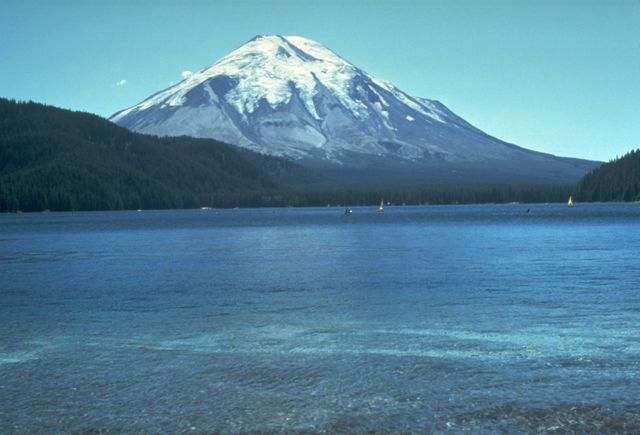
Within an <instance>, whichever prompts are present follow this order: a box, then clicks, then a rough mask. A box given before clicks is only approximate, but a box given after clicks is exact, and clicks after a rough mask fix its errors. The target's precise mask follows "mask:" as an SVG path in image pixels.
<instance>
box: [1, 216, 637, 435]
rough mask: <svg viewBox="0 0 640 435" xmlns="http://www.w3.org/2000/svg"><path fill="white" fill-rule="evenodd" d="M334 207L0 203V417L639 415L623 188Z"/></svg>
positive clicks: (370, 427)
mask: <svg viewBox="0 0 640 435" xmlns="http://www.w3.org/2000/svg"><path fill="white" fill-rule="evenodd" d="M527 209H530V212H529V213H527ZM353 210H354V212H353V214H352V215H344V214H343V211H342V209H338V208H308V209H260V210H183V211H142V212H96V213H42V214H19V215H15V214H14V215H0V433H14V432H19V433H44V432H46V433H51V432H61V431H62V432H72V431H77V432H83V431H110V432H136V433H139V432H247V431H266V432H282V431H288V432H292V431H325V432H330V433H333V432H345V431H347V432H363V431H387V432H407V431H414V432H460V431H464V430H467V431H469V432H473V433H494V432H511V433H512V432H522V431H527V432H536V431H542V432H553V431H556V430H559V431H561V432H563V433H566V432H585V431H588V432H625V431H626V432H636V433H637V432H640V204H578V206H576V207H575V208H573V209H569V208H567V207H566V205H561V204H548V205H484V206H426V207H388V208H387V209H386V210H385V212H384V213H376V212H375V207H368V208H357V207H356V208H354V209H353Z"/></svg>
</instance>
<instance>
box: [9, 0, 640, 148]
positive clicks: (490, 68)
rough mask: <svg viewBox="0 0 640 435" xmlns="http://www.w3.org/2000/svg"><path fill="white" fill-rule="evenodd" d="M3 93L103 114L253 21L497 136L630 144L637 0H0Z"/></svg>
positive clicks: (637, 54) (637, 120)
mask: <svg viewBox="0 0 640 435" xmlns="http://www.w3.org/2000/svg"><path fill="white" fill-rule="evenodd" d="M0 28H1V29H2V32H1V38H0V96H2V97H9V98H15V99H19V100H26V99H30V100H34V101H39V102H44V103H47V104H52V105H55V106H60V107H64V108H69V109H74V110H83V111H89V112H92V113H96V114H99V115H102V116H109V115H111V114H112V113H114V112H115V111H117V110H119V109H122V108H125V107H128V106H131V105H133V104H135V103H138V102H139V101H141V100H142V99H144V98H146V97H148V96H149V95H151V94H152V93H154V92H156V91H159V90H161V89H164V88H166V87H167V86H169V84H170V83H171V82H178V81H180V80H181V72H182V71H185V70H190V71H197V70H200V69H202V68H204V67H206V66H208V65H210V64H211V63H213V62H214V61H216V60H217V59H219V58H220V57H222V56H224V55H225V54H227V53H228V52H230V51H232V50H233V49H235V48H237V47H238V46H240V45H242V44H243V43H244V42H246V41H247V40H249V39H251V38H252V37H253V36H255V35H258V34H282V35H300V36H305V37H308V38H311V39H314V40H317V41H319V42H321V43H323V44H324V45H326V46H327V47H329V48H330V49H332V50H333V51H335V52H336V53H338V54H339V55H341V56H342V57H344V58H345V59H347V60H348V61H350V62H352V63H354V64H355V65H357V66H359V67H360V68H362V69H364V70H365V71H367V72H369V73H370V74H372V75H374V76H376V77H379V78H381V79H385V80H389V81H391V82H392V83H394V84H395V85H396V86H398V87H399V88H400V89H402V90H404V91H405V92H407V93H409V94H412V95H416V96H421V97H426V98H432V99H437V100H440V101H442V102H443V103H444V104H446V105H447V106H448V107H449V108H450V109H452V110H453V111H454V112H456V113H457V114H459V115H460V116H462V117H463V118H465V119H466V120H468V121H469V122H471V123H472V124H474V125H476V126H477V127H479V128H481V129H482V130H484V131H486V132H487V133H489V134H491V135H494V136H496V137H499V138H501V139H503V140H506V141H508V142H512V143H515V144H517V145H521V146H524V147H527V148H530V149H534V150H538V151H543V152H549V153H553V154H557V155H562V156H573V157H582V158H590V159H598V160H610V159H612V158H614V157H616V156H617V155H622V154H624V153H626V152H627V151H629V150H631V149H635V148H640V1H638V0H611V1H604V0H597V1H592V0H579V1H578V0H575V1H568V0H556V1H552V0H539V1H519V0H491V1H485V0H449V1H428V0H414V1H410V0H408V1H403V0H396V1H391V0H389V1H382V0H380V1H375V0H372V1H348V0H343V1H318V0H316V1H293V0H287V1H285V0H279V1H276V0H262V1H251V0H244V1H243V0H239V1H230V0H229V1H219V2H218V1H196V0H192V1H190V0H183V1H174V0H172V1H169V0H109V1H99V0H83V1H81V0H46V1H44V0H38V1H33V0H2V1H0Z"/></svg>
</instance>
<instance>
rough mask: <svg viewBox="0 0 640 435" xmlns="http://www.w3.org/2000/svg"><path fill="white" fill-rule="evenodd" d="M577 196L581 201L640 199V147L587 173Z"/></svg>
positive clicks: (576, 191)
mask: <svg viewBox="0 0 640 435" xmlns="http://www.w3.org/2000/svg"><path fill="white" fill-rule="evenodd" d="M575 196H576V198H577V199H578V200H580V201H640V149H637V150H635V151H631V152H629V153H627V154H626V155H624V156H622V157H620V158H617V159H615V160H612V161H610V162H608V163H605V164H603V165H602V166H600V167H599V168H597V169H595V170H594V171H592V172H590V173H589V174H587V175H585V176H584V178H583V179H582V180H580V182H579V183H578V185H577V186H576V188H575Z"/></svg>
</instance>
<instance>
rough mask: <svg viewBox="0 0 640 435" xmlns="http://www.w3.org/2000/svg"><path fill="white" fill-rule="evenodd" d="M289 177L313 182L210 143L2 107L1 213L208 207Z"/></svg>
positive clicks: (274, 162) (29, 106) (281, 164)
mask: <svg viewBox="0 0 640 435" xmlns="http://www.w3.org/2000/svg"><path fill="white" fill-rule="evenodd" d="M262 167H264V168H265V169H262ZM290 174H293V175H294V176H295V175H296V174H297V175H298V176H300V177H302V178H304V177H305V176H306V177H307V178H313V175H312V174H311V175H310V174H309V173H307V172H305V170H304V169H302V168H300V167H298V166H297V165H295V164H294V163H292V162H289V161H287V160H284V159H279V158H274V157H267V156H262V155H259V154H256V153H251V152H249V151H245V150H241V149H238V148H236V147H232V146H230V145H226V144H223V143H220V142H217V141H214V140H207V139H194V138H189V137H177V138H157V137H154V136H146V135H141V134H135V133H131V132H129V131H128V130H125V129H124V128H121V127H118V126H116V125H114V124H112V123H110V122H108V121H106V120H104V119H102V118H100V117H98V116H94V115H90V114H87V113H80V112H71V111H68V110H62V109H57V108H54V107H49V106H45V105H41V104H36V103H16V102H15V101H9V100H6V99H0V211H15V210H22V211H40V210H45V209H48V210H107V209H137V208H145V209H151V208H189V207H199V206H208V205H213V204H214V203H215V202H216V196H217V195H228V194H230V193H240V192H251V191H262V190H265V189H276V188H277V187H278V185H279V183H280V182H281V179H287V177H289V178H290V177H291V175H290Z"/></svg>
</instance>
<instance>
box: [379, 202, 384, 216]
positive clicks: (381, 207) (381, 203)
mask: <svg viewBox="0 0 640 435" xmlns="http://www.w3.org/2000/svg"><path fill="white" fill-rule="evenodd" d="M383 211H384V200H382V199H381V200H380V206H378V212H380V213H382V212H383Z"/></svg>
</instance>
